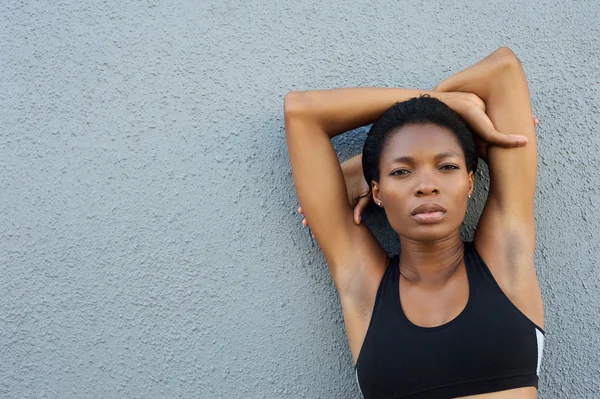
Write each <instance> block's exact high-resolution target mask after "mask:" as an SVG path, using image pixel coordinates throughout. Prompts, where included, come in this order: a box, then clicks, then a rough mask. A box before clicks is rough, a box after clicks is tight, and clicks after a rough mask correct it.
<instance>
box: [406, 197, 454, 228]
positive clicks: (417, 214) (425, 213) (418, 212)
mask: <svg viewBox="0 0 600 399" xmlns="http://www.w3.org/2000/svg"><path fill="white" fill-rule="evenodd" d="M410 214H411V216H412V217H413V219H415V220H416V221H417V222H419V223H423V224H432V223H438V222H440V221H441V220H442V219H443V218H444V217H445V216H446V208H444V207H443V206H441V205H440V204H436V203H435V202H424V203H422V204H421V205H419V206H417V207H416V208H414V209H413V210H412V212H411V213H410Z"/></svg>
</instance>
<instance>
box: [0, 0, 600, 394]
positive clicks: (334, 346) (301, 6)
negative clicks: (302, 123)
mask: <svg viewBox="0 0 600 399" xmlns="http://www.w3.org/2000/svg"><path fill="white" fill-rule="evenodd" d="M128 3H129V4H123V2H119V1H114V2H92V1H76V0H66V1H61V2H47V4H44V2H24V1H4V2H2V5H1V6H0V65H1V73H0V135H1V139H2V141H1V144H2V146H1V157H0V183H1V192H0V201H1V202H0V233H1V242H0V289H1V291H0V294H1V295H0V360H1V364H2V366H1V367H0V397H2V398H214V399H216V398H358V396H359V394H358V391H357V388H356V383H355V380H354V376H353V369H352V361H351V357H350V353H349V350H348V347H347V344H346V340H345V333H344V326H343V321H342V316H341V313H340V305H339V302H338V300H337V296H336V293H335V290H334V287H333V285H332V282H331V280H330V277H329V274H328V271H327V268H326V265H325V263H324V259H323V256H322V254H321V252H320V250H319V248H318V246H317V245H316V244H315V243H312V242H311V239H310V236H309V232H308V230H307V229H305V228H303V227H302V226H301V224H300V216H299V215H297V214H296V207H297V205H298V203H297V199H296V195H295V191H294V186H293V181H292V177H291V172H290V169H289V159H288V156H287V151H286V146H285V136H284V130H283V115H282V104H283V97H284V95H285V94H286V92H288V91H289V90H294V89H295V90H302V89H314V88H326V87H343V86H360V85H373V86H404V87H418V88H431V87H433V86H434V85H435V84H436V83H437V82H438V81H440V80H441V79H442V78H444V77H446V76H448V75H449V74H451V73H453V72H456V71H458V70H460V69H462V68H464V67H466V66H468V65H470V64H472V63H473V62H475V61H477V60H478V59H480V58H482V57H483V56H485V55H487V54H488V53H490V52H491V51H493V50H494V49H495V48H497V47H499V46H501V45H508V46H510V47H511V48H512V49H513V50H514V51H515V52H516V53H517V55H518V56H519V57H520V58H521V60H522V62H523V64H524V66H525V70H526V72H527V74H528V78H529V82H530V89H531V93H532V101H533V108H534V112H535V114H536V115H537V116H538V117H539V119H540V121H541V122H540V125H539V127H538V135H539V146H540V162H539V166H540V170H539V180H538V191H537V202H536V204H537V208H536V218H537V226H538V247H537V248H538V249H537V252H536V263H537V268H538V273H539V277H540V281H541V287H542V292H543V295H544V302H545V306H546V329H547V331H548V335H547V337H546V352H545V355H544V360H543V366H542V373H543V376H542V378H541V382H540V392H541V395H540V396H541V398H597V397H600V382H599V380H600V378H599V377H600V373H599V364H600V348H599V345H598V342H599V338H600V319H599V313H600V290H599V278H598V259H599V255H600V249H599V248H598V240H599V239H600V230H599V229H598V225H599V223H598V222H599V216H598V211H597V209H596V206H597V205H598V203H599V200H600V189H599V187H600V165H599V162H598V150H599V147H600V135H599V132H598V130H599V129H598V128H599V124H600V113H599V111H600V109H599V105H600V100H599V88H600V80H599V77H598V76H599V72H598V68H599V67H600V58H599V50H598V49H599V48H600V46H599V43H598V37H600V23H599V22H598V21H599V20H600V15H599V11H600V3H598V2H597V1H596V0H587V1H577V2H575V1H573V2H572V1H567V2H558V1H547V0H546V1H543V0H526V1H524V0H520V1H510V0H504V1H498V2H471V1H468V0H458V1H457V0H453V1H448V2H438V1H427V2H426V1H421V2H416V1H405V2H396V1H378V2H370V1H360V0H344V1H335V2H329V1H308V0H300V1H296V2H291V1H278V2H273V1H268V2H267V1H265V2H234V1H212V2H206V1H200V2H192V1H179V2H159V1H156V0H148V1H136V2H128ZM475 3H480V4H475ZM442 4H443V5H442ZM365 133H366V130H364V129H358V130H357V131H353V132H351V133H348V134H346V135H344V136H340V137H337V138H335V140H334V144H335V146H336V149H337V150H338V154H339V156H340V159H342V160H343V159H346V158H348V157H349V156H351V155H354V154H355V153H357V152H358V151H359V150H360V148H361V146H362V140H363V139H364V135H365ZM478 182H479V192H478V194H477V197H476V199H477V202H476V203H475V206H474V208H473V209H471V210H470V212H469V219H468V222H467V226H466V229H465V234H467V235H468V234H469V233H470V232H472V226H473V225H474V222H475V218H476V214H477V210H478V209H479V208H480V207H481V205H482V204H483V198H484V192H483V188H482V187H483V186H484V185H485V178H484V177H483V175H481V176H479V178H478ZM366 220H367V223H368V224H369V225H370V226H371V227H372V228H373V230H374V232H375V233H376V235H377V237H378V238H379V239H380V241H381V242H382V244H383V245H384V246H385V248H386V249H387V250H388V251H390V252H395V251H397V244H396V237H395V236H394V235H393V232H392V231H391V230H390V228H389V226H388V225H387V224H386V223H385V220H384V219H382V215H381V214H377V213H376V211H375V210H374V209H370V210H369V211H368V213H367V215H366Z"/></svg>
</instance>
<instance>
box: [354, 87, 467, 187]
mask: <svg viewBox="0 0 600 399" xmlns="http://www.w3.org/2000/svg"><path fill="white" fill-rule="evenodd" d="M425 123H433V124H435V125H438V126H441V127H445V128H448V129H450V130H451V131H452V132H453V133H454V134H455V135H456V138H457V139H458V142H459V143H460V146H461V148H462V150H463V153H464V154H465V161H466V165H467V171H469V172H470V171H473V172H476V171H477V162H478V158H477V152H476V150H475V140H474V138H473V133H472V132H471V130H470V129H469V128H468V127H467V125H466V124H465V122H464V121H463V120H462V119H461V118H460V116H459V115H458V114H457V113H456V112H455V111H454V110H453V109H452V108H450V107H449V106H447V105H446V104H444V103H443V102H442V101H440V100H438V99H437V98H434V97H430V96H429V95H428V94H423V95H421V96H420V97H414V98H411V99H409V100H407V101H403V102H398V103H396V104H394V105H392V106H391V107H390V108H388V109H387V110H386V111H385V112H384V113H383V114H382V115H381V116H380V117H379V119H377V120H376V121H375V123H373V125H372V126H371V129H370V130H369V133H368V134H367V138H366V140H365V143H364V145H363V152H362V154H363V155H362V166H363V173H364V175H365V180H366V181H367V183H369V186H370V185H371V181H372V180H374V181H376V182H379V158H380V157H381V153H382V152H383V151H384V149H385V147H386V146H387V143H388V141H389V138H390V137H391V136H392V133H394V132H396V131H398V130H399V129H400V128H401V127H403V126H404V125H408V124H425Z"/></svg>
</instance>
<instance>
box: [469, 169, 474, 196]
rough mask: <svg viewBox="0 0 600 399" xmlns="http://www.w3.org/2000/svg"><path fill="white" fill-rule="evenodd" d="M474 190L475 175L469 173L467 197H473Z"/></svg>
mask: <svg viewBox="0 0 600 399" xmlns="http://www.w3.org/2000/svg"><path fill="white" fill-rule="evenodd" d="M474 190H475V173H473V171H470V172H469V195H473V191H474Z"/></svg>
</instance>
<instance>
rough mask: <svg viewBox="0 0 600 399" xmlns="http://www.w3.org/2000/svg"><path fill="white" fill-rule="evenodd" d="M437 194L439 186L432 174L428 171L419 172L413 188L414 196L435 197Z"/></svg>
mask: <svg viewBox="0 0 600 399" xmlns="http://www.w3.org/2000/svg"><path fill="white" fill-rule="evenodd" d="M439 193H440V189H439V186H438V184H437V182H436V180H435V178H434V177H433V176H432V173H431V172H429V171H421V172H420V173H419V177H418V180H417V185H416V187H415V196H416V197H422V196H425V195H435V194H439Z"/></svg>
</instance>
